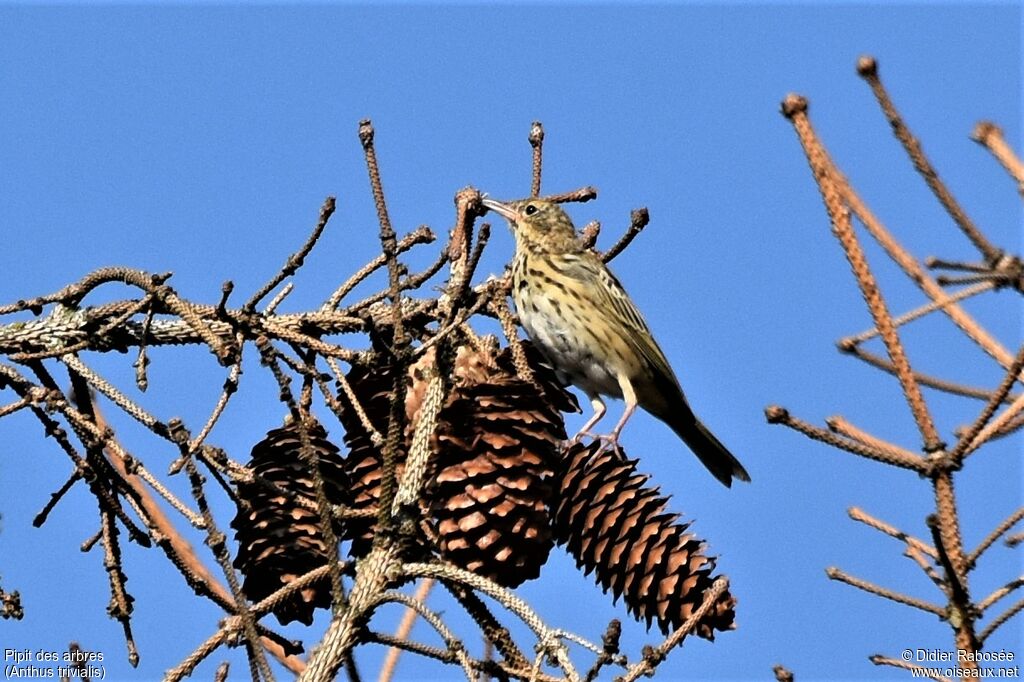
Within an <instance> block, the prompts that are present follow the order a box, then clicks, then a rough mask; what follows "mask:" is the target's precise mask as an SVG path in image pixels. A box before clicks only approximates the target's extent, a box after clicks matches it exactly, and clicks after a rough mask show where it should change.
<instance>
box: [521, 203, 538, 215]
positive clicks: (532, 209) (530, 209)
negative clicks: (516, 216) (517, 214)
mask: <svg viewBox="0 0 1024 682" xmlns="http://www.w3.org/2000/svg"><path fill="white" fill-rule="evenodd" d="M536 212H537V207H536V206H534V205H533V204H527V206H526V208H524V209H523V213H525V214H526V215H533V214H534V213H536Z"/></svg>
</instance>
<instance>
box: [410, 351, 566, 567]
mask: <svg viewBox="0 0 1024 682" xmlns="http://www.w3.org/2000/svg"><path fill="white" fill-rule="evenodd" d="M453 373H454V375H455V385H454V386H453V387H452V390H451V392H450V394H449V396H448V401H447V403H446V405H445V407H444V408H443V409H442V411H441V414H440V417H439V419H438V429H437V433H436V436H435V441H434V443H435V445H434V447H435V452H436V460H435V466H436V470H435V471H436V473H435V476H434V481H433V484H432V485H431V487H430V490H429V495H430V503H431V506H430V509H431V512H432V514H433V517H434V521H435V523H436V528H437V534H438V539H439V543H440V550H441V554H442V556H444V557H445V558H447V559H448V560H450V561H451V562H452V563H454V564H455V565H457V566H460V567H462V568H465V569H467V570H470V571H473V572H475V573H477V574H479V575H483V576H486V577H488V578H491V579H492V580H494V581H495V582H497V583H498V584H500V585H504V586H506V587H515V586H517V585H519V584H521V583H522V582H523V581H525V580H529V579H531V578H536V577H537V576H538V575H539V574H540V568H541V566H543V565H544V563H545V562H546V561H547V557H548V553H549V552H550V551H551V547H552V539H551V528H550V523H551V522H550V518H549V513H548V506H549V505H550V503H551V495H552V488H551V483H550V480H551V478H552V476H553V474H554V468H555V463H556V462H557V457H558V448H559V444H560V442H561V441H562V440H564V439H565V427H564V425H563V423H562V416H561V414H559V412H558V411H557V410H556V409H555V408H554V407H552V406H551V404H550V402H549V401H548V400H547V399H546V398H545V396H543V395H542V394H541V393H540V392H539V391H538V389H537V387H535V386H534V385H533V384H530V383H527V382H525V381H523V380H522V379H519V378H518V377H516V376H515V374H513V373H511V372H509V371H507V370H505V369H502V368H501V367H499V366H497V365H496V364H495V362H494V360H493V359H492V358H491V357H489V356H488V355H486V354H482V353H478V352H476V351H470V350H468V349H466V348H462V349H460V351H459V354H458V356H457V357H456V361H455V367H454V372H453Z"/></svg>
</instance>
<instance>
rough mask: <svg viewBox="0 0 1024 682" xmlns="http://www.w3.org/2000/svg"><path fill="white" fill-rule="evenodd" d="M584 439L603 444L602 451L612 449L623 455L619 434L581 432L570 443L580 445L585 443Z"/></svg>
mask: <svg viewBox="0 0 1024 682" xmlns="http://www.w3.org/2000/svg"><path fill="white" fill-rule="evenodd" d="M584 438H590V439H591V440H593V441H597V442H599V443H601V447H602V449H604V448H611V449H612V450H614V451H615V452H617V453H619V454H622V446H621V445H619V434H617V433H591V432H590V431H580V432H579V433H577V434H576V435H575V436H573V437H572V439H571V440H570V441H569V445H570V446H572V445H579V444H581V443H582V442H583V439H584Z"/></svg>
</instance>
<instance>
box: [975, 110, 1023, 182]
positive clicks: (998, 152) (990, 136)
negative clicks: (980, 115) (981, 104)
mask: <svg viewBox="0 0 1024 682" xmlns="http://www.w3.org/2000/svg"><path fill="white" fill-rule="evenodd" d="M971 139H973V140H974V141H975V142H977V143H978V144H980V145H982V146H983V147H985V148H986V149H988V150H989V151H990V152H992V156H994V157H996V160H997V161H999V163H1000V164H1001V165H1002V166H1003V168H1005V169H1006V172H1007V173H1009V174H1010V177H1012V178H1013V179H1014V180H1016V181H1017V191H1018V192H1020V193H1021V194H1024V163H1021V160H1020V158H1019V157H1018V156H1017V155H1016V154H1015V153H1014V152H1013V150H1012V149H1011V148H1010V145H1009V144H1007V143H1006V138H1005V137H1003V130H1002V128H1000V127H999V126H997V125H996V124H995V123H992V122H991V121H981V122H980V123H978V124H977V125H976V126H974V131H973V132H972V133H971Z"/></svg>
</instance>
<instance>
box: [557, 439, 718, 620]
mask: <svg viewBox="0 0 1024 682" xmlns="http://www.w3.org/2000/svg"><path fill="white" fill-rule="evenodd" d="M564 458H565V470H564V473H563V474H562V478H561V481H560V484H561V489H560V491H559V494H558V496H559V497H558V499H559V501H558V508H557V510H556V511H555V522H554V527H555V539H556V540H557V542H558V543H559V544H563V545H565V546H566V548H567V549H568V551H569V553H570V554H572V556H573V557H575V559H576V565H577V566H578V567H581V568H583V569H584V572H585V573H586V574H588V575H589V574H590V572H591V571H594V572H595V574H596V579H597V582H598V583H599V584H600V585H601V587H602V588H603V589H604V591H605V592H607V591H608V590H609V589H610V590H611V591H612V594H613V595H614V596H615V599H618V598H619V597H620V596H621V597H622V598H623V600H624V601H625V602H626V606H627V608H628V609H629V611H630V613H632V614H633V616H634V617H635V618H636V619H637V620H641V619H643V620H646V621H647V627H650V626H651V622H652V621H653V620H655V619H656V620H657V622H658V627H659V628H660V629H661V631H662V632H664V633H666V634H667V633H668V632H669V631H671V630H672V629H675V628H677V627H679V626H680V625H681V624H682V623H683V622H684V621H685V620H686V619H687V618H689V617H690V615H692V614H693V612H694V611H695V610H696V609H697V608H698V607H699V606H700V604H701V602H702V600H703V597H704V591H705V590H706V589H708V588H709V587H711V584H712V583H713V582H714V580H715V577H714V576H712V575H711V573H712V571H714V569H715V560H714V558H713V557H709V556H706V555H705V554H704V553H703V552H704V549H705V548H704V543H703V542H702V541H700V540H698V539H697V538H696V537H694V536H693V535H690V534H688V533H687V532H686V529H687V528H688V526H689V524H684V523H677V522H676V519H677V518H678V515H676V514H669V513H667V512H666V511H665V508H666V505H667V503H668V498H666V497H663V496H661V495H659V494H658V488H656V487H650V486H647V485H646V483H647V481H648V479H649V476H646V475H644V474H639V473H637V471H636V460H627V459H625V458H624V457H622V456H621V455H620V454H619V453H616V452H615V451H613V450H611V449H606V448H602V447H601V443H600V442H594V443H591V444H590V445H588V446H584V445H582V444H579V445H575V446H573V447H572V448H570V449H569V450H568V451H566V453H565V455H564ZM735 604H736V598H735V597H733V596H732V595H731V594H730V593H729V592H725V593H724V594H723V595H722V596H721V598H720V599H719V601H718V603H716V604H715V605H714V606H713V607H712V609H711V610H710V611H709V612H708V613H707V615H706V616H705V617H704V618H703V619H702V620H701V621H700V622H699V623H698V624H697V626H696V627H695V628H694V630H693V632H694V633H695V634H697V635H699V636H700V637H703V638H705V639H714V632H715V630H720V631H725V630H732V629H733V628H735V624H734V623H733V620H734V618H735V613H734V611H733V608H734V607H735Z"/></svg>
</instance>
